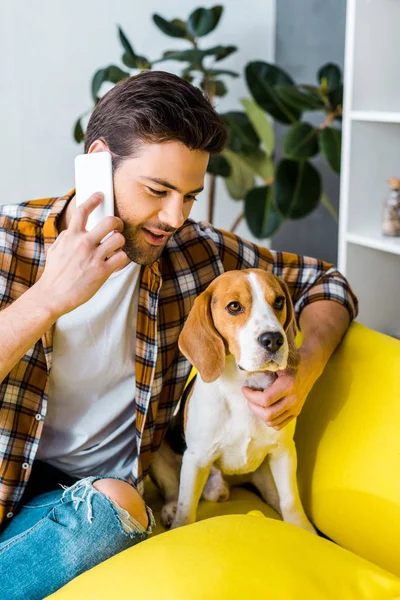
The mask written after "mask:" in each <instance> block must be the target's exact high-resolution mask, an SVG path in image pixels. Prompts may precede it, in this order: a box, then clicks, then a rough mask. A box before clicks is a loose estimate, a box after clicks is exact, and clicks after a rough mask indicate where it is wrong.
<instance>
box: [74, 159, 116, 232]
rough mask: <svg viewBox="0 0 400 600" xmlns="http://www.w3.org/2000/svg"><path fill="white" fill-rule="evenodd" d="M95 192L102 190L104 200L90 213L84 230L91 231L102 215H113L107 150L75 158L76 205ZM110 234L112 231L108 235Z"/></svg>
mask: <svg viewBox="0 0 400 600" xmlns="http://www.w3.org/2000/svg"><path fill="white" fill-rule="evenodd" d="M95 192H102V193H103V194H104V200H103V202H102V203H101V204H100V205H99V206H96V208H95V209H94V210H93V211H92V212H91V213H90V215H89V217H88V220H87V224H86V231H91V230H92V229H93V227H96V225H97V224H98V223H99V222H100V221H101V220H102V219H103V218H104V217H109V216H110V217H113V216H114V188H113V177H112V163H111V154H110V153H109V152H91V153H90V154H79V155H78V156H77V157H76V158H75V196H76V206H79V205H80V204H82V203H83V202H85V201H86V200H87V199H88V198H89V196H91V195H92V194H94V193H95ZM111 234H112V232H110V234H109V235H111ZM109 235H107V236H106V237H109ZM104 239H106V238H104ZM102 241H104V240H102Z"/></svg>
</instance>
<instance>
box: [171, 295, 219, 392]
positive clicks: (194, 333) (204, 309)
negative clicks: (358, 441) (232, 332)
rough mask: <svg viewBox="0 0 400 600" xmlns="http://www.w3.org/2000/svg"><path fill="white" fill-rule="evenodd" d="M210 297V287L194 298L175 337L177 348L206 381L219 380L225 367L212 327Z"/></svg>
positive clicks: (216, 333)
mask: <svg viewBox="0 0 400 600" xmlns="http://www.w3.org/2000/svg"><path fill="white" fill-rule="evenodd" d="M211 299H212V292H211V291H209V290H206V291H205V292H203V293H202V294H200V295H199V296H198V297H197V298H196V300H195V301H194V304H193V308H192V310H191V311H190V313H189V316H188V318H187V320H186V323H185V325H184V327H183V329H182V331H181V334H180V336H179V340H178V345H179V349H180V351H181V352H182V354H183V355H184V356H185V357H186V358H187V359H188V361H189V362H190V363H191V364H192V365H193V366H194V367H195V368H196V369H197V370H198V372H199V373H200V376H201V378H202V379H203V381H205V382H206V383H210V382H211V381H215V380H216V379H218V377H220V376H221V375H222V372H223V370H224V368H225V346H224V342H223V340H222V337H221V336H220V335H219V333H218V332H217V330H216V329H215V327H214V321H213V318H212V315H211Z"/></svg>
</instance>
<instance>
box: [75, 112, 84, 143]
mask: <svg viewBox="0 0 400 600" xmlns="http://www.w3.org/2000/svg"><path fill="white" fill-rule="evenodd" d="M84 137H85V134H84V133H83V128H82V124H81V117H79V119H78V120H77V122H76V123H75V127H74V140H75V141H76V142H78V144H80V143H81V142H82V141H83V140H84Z"/></svg>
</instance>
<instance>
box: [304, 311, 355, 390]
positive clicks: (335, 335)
mask: <svg viewBox="0 0 400 600" xmlns="http://www.w3.org/2000/svg"><path fill="white" fill-rule="evenodd" d="M299 324H300V328H301V330H302V332H303V343H302V345H301V348H300V356H301V365H300V368H301V370H302V371H303V373H304V374H303V376H304V377H306V372H307V371H308V372H309V373H310V376H311V378H312V379H313V382H312V385H313V384H314V383H315V381H316V380H317V379H318V377H319V376H320V375H321V374H322V372H323V370H324V369H325V365H326V363H327V362H328V360H329V358H330V357H331V355H332V353H333V352H334V350H335V349H336V348H337V346H338V345H339V344H340V342H341V341H342V339H343V337H344V335H345V333H346V331H347V329H348V328H349V325H350V316H349V313H348V311H347V309H346V308H345V307H344V306H343V305H341V304H338V303H337V302H333V301H330V300H321V301H319V302H313V303H312V304H308V305H307V306H306V307H305V308H304V309H303V310H302V312H301V314H300V318H299ZM311 387H312V386H311Z"/></svg>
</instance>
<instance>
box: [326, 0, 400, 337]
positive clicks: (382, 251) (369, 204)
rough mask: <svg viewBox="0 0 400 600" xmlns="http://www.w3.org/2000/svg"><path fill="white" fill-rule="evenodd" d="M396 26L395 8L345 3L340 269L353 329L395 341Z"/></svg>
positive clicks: (399, 127) (399, 268)
mask: <svg viewBox="0 0 400 600" xmlns="http://www.w3.org/2000/svg"><path fill="white" fill-rule="evenodd" d="M399 23H400V1H399V0H347V19H346V48H345V75H344V83H345V97H344V113H343V147H342V177H341V194H340V196H341V197H340V222H339V257H338V264H339V269H340V270H341V272H342V273H343V274H345V275H346V277H347V278H348V279H349V281H350V284H351V286H352V287H353V289H354V292H355V293H356V294H357V296H358V298H359V302H360V313H359V316H358V321H360V322H361V323H363V324H365V325H367V326H368V327H371V328H372V329H376V330H377V331H381V332H383V333H387V334H390V335H394V336H396V337H399V338H400V237H397V238H392V237H387V236H385V235H383V233H382V210H383V202H384V199H385V197H386V195H387V191H388V187H387V183H386V181H387V179H388V178H389V177H400V112H399V111H400V78H399V77H398V57H399V56H400V35H399V31H398V26H399Z"/></svg>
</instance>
